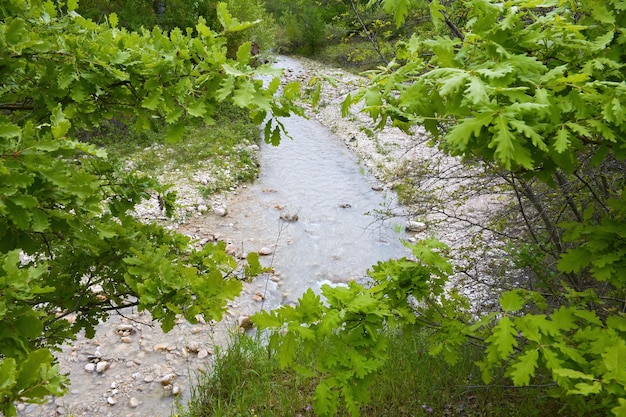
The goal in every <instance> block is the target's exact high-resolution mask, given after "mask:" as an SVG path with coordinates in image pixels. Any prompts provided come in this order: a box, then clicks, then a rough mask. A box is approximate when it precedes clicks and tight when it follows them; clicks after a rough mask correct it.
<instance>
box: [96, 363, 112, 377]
mask: <svg viewBox="0 0 626 417" xmlns="http://www.w3.org/2000/svg"><path fill="white" fill-rule="evenodd" d="M109 366H110V364H109V362H107V361H100V362H98V363H97V364H96V372H97V373H99V374H101V373H102V372H104V371H106V370H107V369H109Z"/></svg>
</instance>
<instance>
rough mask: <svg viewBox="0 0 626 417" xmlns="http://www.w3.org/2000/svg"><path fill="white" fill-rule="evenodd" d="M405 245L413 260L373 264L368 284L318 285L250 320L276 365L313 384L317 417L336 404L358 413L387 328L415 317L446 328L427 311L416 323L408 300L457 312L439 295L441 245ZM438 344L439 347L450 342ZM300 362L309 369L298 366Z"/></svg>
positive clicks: (446, 269)
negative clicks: (293, 302)
mask: <svg viewBox="0 0 626 417" xmlns="http://www.w3.org/2000/svg"><path fill="white" fill-rule="evenodd" d="M407 246H410V245H407ZM410 247H411V248H412V251H413V254H414V255H415V257H416V258H417V261H410V260H407V259H401V260H398V261H390V262H379V263H378V264H377V265H376V266H375V267H374V268H373V269H372V271H370V277H371V278H372V279H373V280H374V284H373V285H372V286H371V287H367V286H364V285H362V284H358V283H356V282H354V281H352V282H350V283H349V284H348V285H346V286H342V285H338V286H330V285H324V286H323V287H322V294H321V296H320V295H316V294H315V293H314V292H313V291H312V290H308V291H307V292H305V293H304V295H303V296H302V297H301V298H300V299H299V300H298V305H297V306H295V307H293V306H283V307H280V308H279V309H277V310H274V311H271V312H261V313H258V314H256V315H255V316H253V317H252V318H251V320H252V321H253V322H254V324H255V325H256V326H257V327H258V328H259V329H260V330H270V334H271V336H270V341H269V348H270V350H271V351H273V352H275V354H276V359H277V361H278V364H279V365H280V367H281V368H285V367H287V366H292V367H293V368H294V369H295V371H296V372H298V373H299V374H300V375H301V376H303V377H308V378H311V377H315V378H316V379H318V380H319V382H318V384H317V387H316V389H315V394H314V396H313V408H314V410H315V412H316V413H317V414H318V415H321V416H331V415H335V414H336V413H337V410H338V409H339V407H340V404H341V403H343V404H344V407H345V408H346V410H347V411H348V413H349V414H351V415H358V414H359V409H360V406H362V405H363V404H364V403H366V402H368V400H369V391H368V387H369V384H370V383H371V381H372V376H373V375H374V374H375V373H376V372H377V371H378V370H379V369H380V368H381V367H382V366H383V365H384V363H385V361H386V359H387V357H388V349H387V347H388V342H389V340H388V338H389V334H388V333H386V332H385V330H386V329H388V328H389V327H390V326H391V327H395V326H396V325H397V324H398V323H401V322H409V323H415V322H416V320H418V318H419V319H420V320H424V321H426V322H430V321H431V320H439V319H442V320H445V321H446V322H450V323H452V321H451V320H450V319H449V318H447V317H444V316H443V315H437V316H435V313H433V312H430V311H429V312H427V311H426V310H424V312H425V313H426V314H425V315H424V316H421V315H419V316H418V318H416V315H415V314H414V309H413V307H412V305H411V303H410V301H409V297H413V298H414V299H415V300H417V302H419V303H427V304H428V303H432V302H435V301H437V302H441V303H443V304H444V305H446V308H448V312H450V313H452V312H456V313H459V314H462V311H461V310H462V309H461V308H460V307H459V306H460V303H458V302H457V301H460V300H457V299H455V297H452V298H450V297H449V296H447V295H445V294H444V292H443V285H444V284H445V282H446V280H445V278H446V276H447V274H449V273H450V272H451V266H450V264H449V263H448V262H447V261H446V260H445V258H444V257H443V256H442V253H441V252H442V251H445V250H446V248H445V247H444V246H443V245H441V244H440V243H439V242H436V241H434V240H433V241H424V242H421V243H419V244H417V245H414V246H410ZM322 297H323V298H322ZM450 330H451V332H450V334H451V335H452V334H453V332H452V329H450ZM456 339H458V337H457V338H456ZM440 343H441V344H440V346H442V347H443V345H444V344H447V343H450V344H455V343H456V340H448V341H445V340H443V339H441V342H440ZM296 359H297V360H296ZM301 360H304V362H305V363H306V364H307V365H306V366H302V365H299V362H298V361H301ZM340 400H342V401H340Z"/></svg>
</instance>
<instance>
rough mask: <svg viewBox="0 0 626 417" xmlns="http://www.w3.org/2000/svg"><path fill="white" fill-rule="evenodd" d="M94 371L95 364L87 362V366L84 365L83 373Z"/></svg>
mask: <svg viewBox="0 0 626 417" xmlns="http://www.w3.org/2000/svg"><path fill="white" fill-rule="evenodd" d="M95 370H96V364H95V363H91V362H89V363H88V364H86V365H85V371H87V372H93V371H95Z"/></svg>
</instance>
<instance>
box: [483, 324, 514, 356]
mask: <svg viewBox="0 0 626 417" xmlns="http://www.w3.org/2000/svg"><path fill="white" fill-rule="evenodd" d="M516 336H517V330H516V329H515V326H514V325H513V322H512V321H511V319H510V318H508V317H503V318H502V319H500V321H499V322H498V324H496V326H495V327H494V328H493V330H492V332H491V336H489V338H488V339H489V340H490V341H491V343H492V344H494V345H495V347H496V351H497V353H498V355H499V357H500V358H501V359H506V358H507V357H508V356H509V355H510V354H511V353H513V351H514V350H515V347H516V346H517V340H515V337H516Z"/></svg>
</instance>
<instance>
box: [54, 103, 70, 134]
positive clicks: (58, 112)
mask: <svg viewBox="0 0 626 417" xmlns="http://www.w3.org/2000/svg"><path fill="white" fill-rule="evenodd" d="M50 122H51V128H52V136H53V137H54V138H55V139H58V138H62V137H65V135H66V134H67V132H68V131H69V130H70V128H71V127H72V124H71V123H70V121H69V120H67V119H66V118H65V113H64V112H63V109H62V108H61V105H60V104H59V105H57V107H56V108H55V109H54V111H53V112H52V114H51V116H50Z"/></svg>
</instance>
